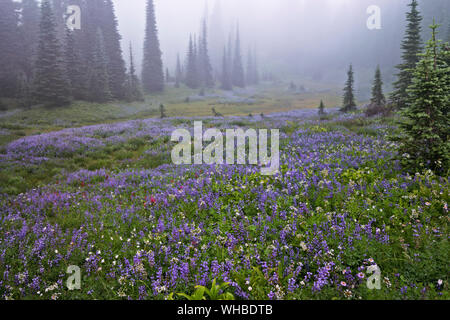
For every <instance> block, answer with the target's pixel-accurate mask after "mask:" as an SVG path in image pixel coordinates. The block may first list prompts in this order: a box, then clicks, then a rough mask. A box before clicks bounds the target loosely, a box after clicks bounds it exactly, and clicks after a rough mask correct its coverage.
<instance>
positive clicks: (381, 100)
mask: <svg viewBox="0 0 450 320" xmlns="http://www.w3.org/2000/svg"><path fill="white" fill-rule="evenodd" d="M370 102H371V103H372V105H374V106H377V107H383V106H384V105H385V104H386V98H385V96H384V94H383V80H382V79H381V70H380V66H378V67H377V70H376V71H375V79H374V81H373V87H372V99H371V100H370Z"/></svg>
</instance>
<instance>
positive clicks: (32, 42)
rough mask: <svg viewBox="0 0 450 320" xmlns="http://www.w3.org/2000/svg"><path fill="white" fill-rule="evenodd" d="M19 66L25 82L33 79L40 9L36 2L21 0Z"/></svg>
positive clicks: (34, 0)
mask: <svg viewBox="0 0 450 320" xmlns="http://www.w3.org/2000/svg"><path fill="white" fill-rule="evenodd" d="M21 16H22V19H21V25H20V34H21V37H20V39H21V42H22V43H21V48H20V56H21V65H22V70H23V72H24V74H25V76H26V81H27V82H30V81H31V80H32V78H33V68H34V63H35V60H36V53H37V48H38V44H39V21H40V9H39V4H38V3H37V1H36V0H22V2H21Z"/></svg>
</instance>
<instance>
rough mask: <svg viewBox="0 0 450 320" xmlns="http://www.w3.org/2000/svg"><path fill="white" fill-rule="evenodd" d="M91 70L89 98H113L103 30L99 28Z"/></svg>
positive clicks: (94, 99) (101, 100) (100, 100)
mask: <svg viewBox="0 0 450 320" xmlns="http://www.w3.org/2000/svg"><path fill="white" fill-rule="evenodd" d="M89 69H90V72H89V99H90V101H95V102H106V101H110V100H111V99H112V95H111V91H110V89H109V83H110V81H109V77H108V69H107V62H106V53H105V45H104V40H103V32H102V30H101V29H100V28H98V29H97V33H96V37H95V43H94V51H93V56H92V61H91V64H90V68H89Z"/></svg>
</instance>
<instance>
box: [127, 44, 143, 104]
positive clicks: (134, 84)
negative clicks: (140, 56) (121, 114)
mask: <svg viewBox="0 0 450 320" xmlns="http://www.w3.org/2000/svg"><path fill="white" fill-rule="evenodd" d="M127 91H128V92H127V98H128V101H144V100H145V99H144V95H143V94H142V90H141V86H140V83H139V79H138V77H137V75H136V67H135V66H134V57H133V48H132V46H131V43H130V68H129V71H128V81H127Z"/></svg>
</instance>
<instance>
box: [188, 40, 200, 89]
mask: <svg viewBox="0 0 450 320" xmlns="http://www.w3.org/2000/svg"><path fill="white" fill-rule="evenodd" d="M186 85H187V86H188V87H189V88H191V89H197V88H198V86H199V77H198V68H197V57H196V50H195V46H194V42H193V40H192V36H190V37H189V48H188V53H187V66H186Z"/></svg>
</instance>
